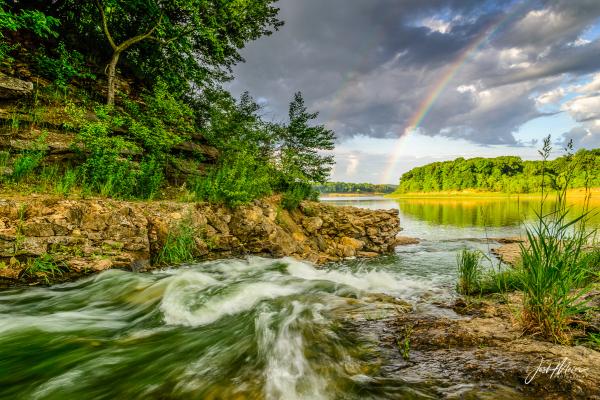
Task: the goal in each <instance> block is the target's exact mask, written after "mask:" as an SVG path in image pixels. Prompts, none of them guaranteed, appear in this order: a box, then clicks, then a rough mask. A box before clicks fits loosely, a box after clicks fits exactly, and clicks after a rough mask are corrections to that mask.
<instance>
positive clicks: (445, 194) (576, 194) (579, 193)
mask: <svg viewBox="0 0 600 400" xmlns="http://www.w3.org/2000/svg"><path fill="white" fill-rule="evenodd" d="M588 194H589V195H591V199H593V200H597V199H598V200H600V188H591V189H587V190H586V189H583V188H579V189H569V190H568V191H567V198H569V199H582V200H583V199H585V198H586V196H587V195H588ZM545 195H547V196H548V197H549V198H554V197H555V196H556V192H554V191H550V192H547V193H546V194H545ZM384 197H385V198H388V199H405V198H407V199H415V198H417V199H418V198H424V199H427V198H435V199H439V198H449V199H470V198H473V199H480V198H481V199H487V198H492V199H534V200H537V199H541V198H542V193H502V192H484V191H477V190H461V191H440V192H422V193H421V192H415V193H402V194H399V193H392V194H387V195H384Z"/></svg>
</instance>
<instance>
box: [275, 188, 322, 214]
mask: <svg viewBox="0 0 600 400" xmlns="http://www.w3.org/2000/svg"><path fill="white" fill-rule="evenodd" d="M307 199H309V200H315V201H316V200H317V199H318V193H317V192H316V191H315V190H314V189H313V188H312V186H311V185H309V184H308V183H300V182H299V183H294V184H292V185H290V187H288V189H287V190H286V191H285V192H284V193H283V197H282V199H281V205H282V206H283V208H285V209H286V210H293V209H296V208H298V206H299V205H300V202H301V201H302V200H307Z"/></svg>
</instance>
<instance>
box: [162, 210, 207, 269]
mask: <svg viewBox="0 0 600 400" xmlns="http://www.w3.org/2000/svg"><path fill="white" fill-rule="evenodd" d="M197 233H198V232H196V230H195V229H194V228H193V226H192V223H191V221H189V220H183V221H182V222H181V223H179V224H178V225H177V226H176V227H175V228H173V229H172V230H171V231H170V232H169V234H168V235H167V238H166V240H165V243H164V245H163V247H162V249H161V250H160V252H159V253H158V255H157V256H156V258H155V260H154V263H155V264H157V265H176V264H182V263H185V262H191V261H194V258H195V256H196V248H197V246H196V239H195V238H196V236H197Z"/></svg>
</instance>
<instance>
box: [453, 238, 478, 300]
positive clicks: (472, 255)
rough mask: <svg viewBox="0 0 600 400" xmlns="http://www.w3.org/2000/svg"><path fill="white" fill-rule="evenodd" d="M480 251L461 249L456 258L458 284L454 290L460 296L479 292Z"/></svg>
mask: <svg viewBox="0 0 600 400" xmlns="http://www.w3.org/2000/svg"><path fill="white" fill-rule="evenodd" d="M482 257H483V254H482V253H481V252H480V251H473V250H469V249H463V250H462V251H461V252H460V253H458V255H457V256H456V264H457V265H458V283H457V287H456V290H457V291H458V292H459V293H461V294H466V295H471V294H475V293H478V292H480V283H481V277H482V267H481V259H482Z"/></svg>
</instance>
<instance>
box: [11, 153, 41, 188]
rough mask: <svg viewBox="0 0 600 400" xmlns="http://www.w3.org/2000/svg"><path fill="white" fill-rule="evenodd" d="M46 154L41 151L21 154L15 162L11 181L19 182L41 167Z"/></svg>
mask: <svg viewBox="0 0 600 400" xmlns="http://www.w3.org/2000/svg"><path fill="white" fill-rule="evenodd" d="M43 158H44V153H43V152H41V151H31V152H26V153H22V154H20V155H19V156H18V157H17V158H16V159H15V162H14V165H13V172H12V174H11V179H12V180H13V181H15V182H19V181H21V180H23V179H24V178H26V177H27V176H28V175H30V174H31V173H32V172H33V171H35V169H36V168H37V167H39V165H40V163H41V161H42V159H43Z"/></svg>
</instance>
